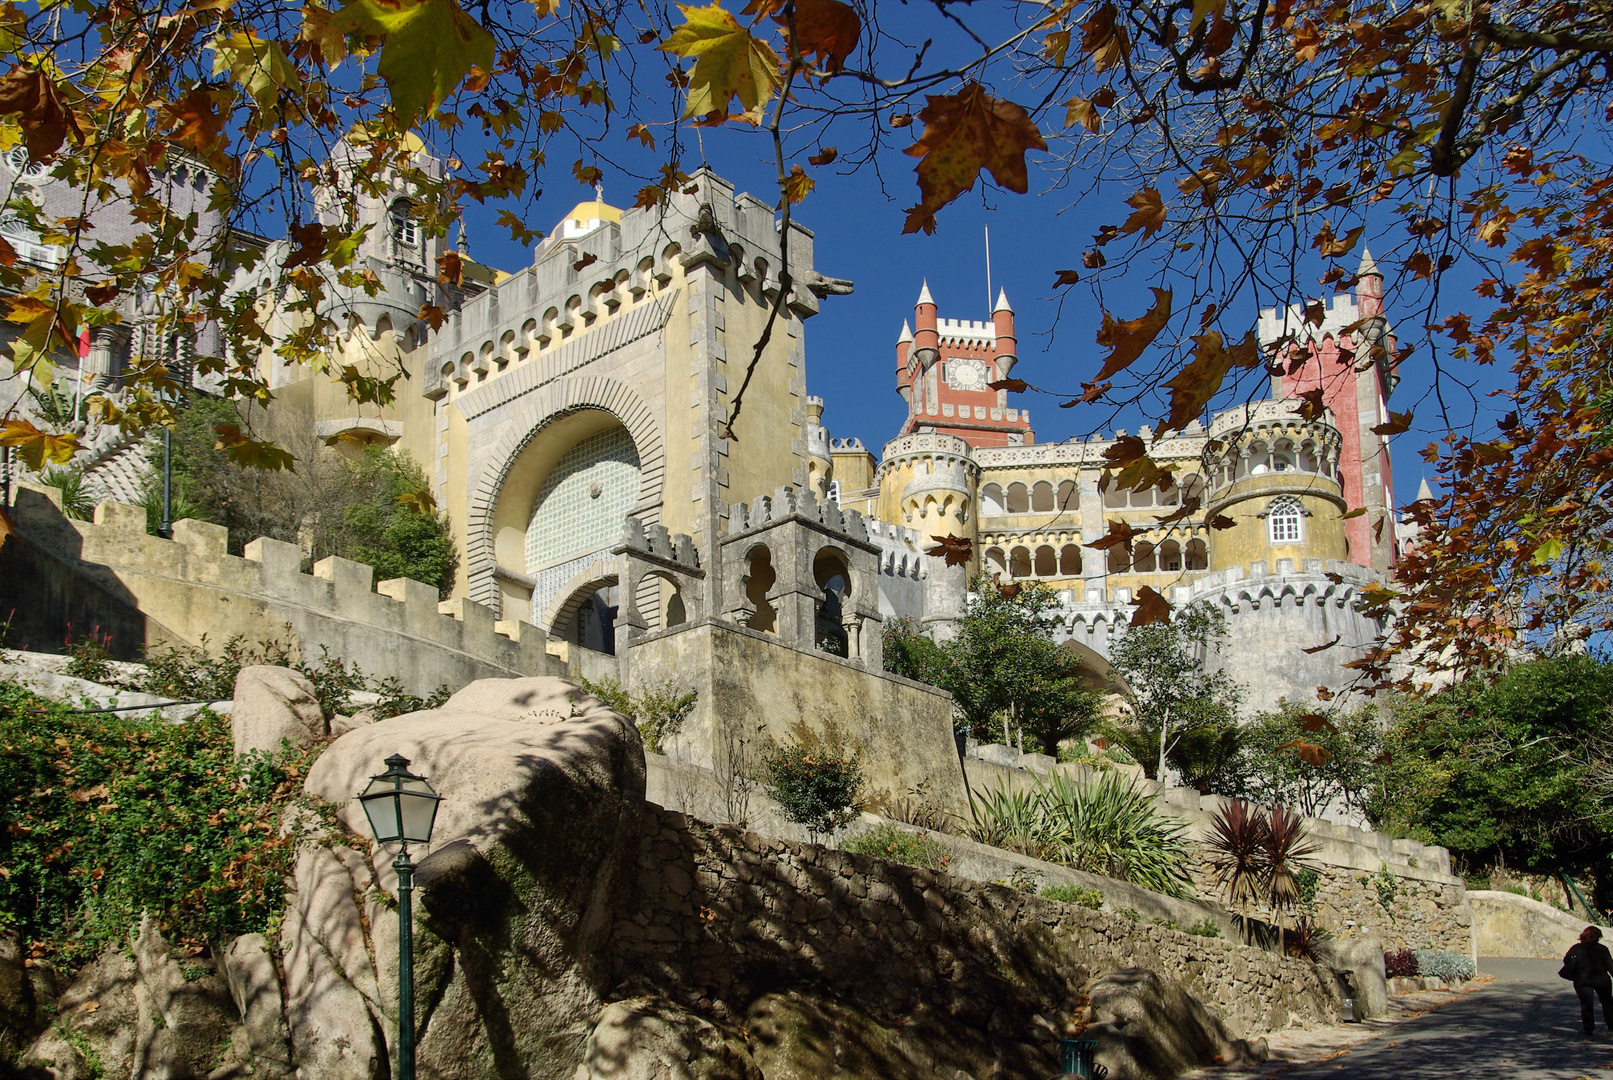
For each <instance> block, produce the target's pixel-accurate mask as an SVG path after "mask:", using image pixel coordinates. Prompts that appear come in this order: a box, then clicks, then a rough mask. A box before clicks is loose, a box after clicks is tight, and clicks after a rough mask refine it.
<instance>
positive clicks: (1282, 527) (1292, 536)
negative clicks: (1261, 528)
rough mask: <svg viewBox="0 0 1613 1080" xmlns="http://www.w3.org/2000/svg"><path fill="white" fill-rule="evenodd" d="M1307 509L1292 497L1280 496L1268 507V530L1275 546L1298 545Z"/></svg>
mask: <svg viewBox="0 0 1613 1080" xmlns="http://www.w3.org/2000/svg"><path fill="white" fill-rule="evenodd" d="M1304 520H1305V509H1304V507H1302V506H1300V504H1299V500H1298V499H1296V498H1294V497H1293V496H1292V495H1280V496H1278V497H1277V498H1275V499H1273V500H1271V504H1270V505H1269V506H1267V507H1266V530H1267V535H1269V536H1270V537H1271V542H1272V543H1273V544H1297V543H1299V541H1300V535H1301V529H1302V528H1303V523H1304Z"/></svg>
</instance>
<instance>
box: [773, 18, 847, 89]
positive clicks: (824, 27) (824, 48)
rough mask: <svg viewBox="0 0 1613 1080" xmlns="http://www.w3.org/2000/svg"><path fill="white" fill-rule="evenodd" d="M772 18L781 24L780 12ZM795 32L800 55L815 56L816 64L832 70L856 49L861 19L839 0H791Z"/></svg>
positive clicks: (832, 71)
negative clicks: (793, 0) (793, 1)
mask: <svg viewBox="0 0 1613 1080" xmlns="http://www.w3.org/2000/svg"><path fill="white" fill-rule="evenodd" d="M773 21H774V22H776V23H778V24H779V25H780V26H783V25H785V19H784V16H783V15H782V14H779V15H775V16H773ZM795 36H796V44H797V45H799V46H800V50H801V55H803V56H806V55H808V54H811V55H813V56H816V57H817V58H818V62H819V66H820V67H822V68H823V70H824V71H825V72H826V73H831V74H832V73H834V72H836V71H839V70H840V69H841V67H842V66H843V65H844V64H845V62H846V57H848V56H850V55H851V54H852V52H853V51H855V50H856V48H857V39H858V38H859V37H861V36H862V20H861V19H859V18H858V17H857V12H856V11H855V10H853V9H852V8H850V7H848V6H847V5H845V4H842V3H841V2H840V0H795Z"/></svg>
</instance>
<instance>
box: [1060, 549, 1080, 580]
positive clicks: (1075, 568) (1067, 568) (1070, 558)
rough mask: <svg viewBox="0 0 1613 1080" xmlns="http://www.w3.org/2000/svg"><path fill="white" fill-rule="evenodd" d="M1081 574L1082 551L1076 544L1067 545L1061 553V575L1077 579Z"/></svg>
mask: <svg viewBox="0 0 1613 1080" xmlns="http://www.w3.org/2000/svg"><path fill="white" fill-rule="evenodd" d="M1080 572H1081V549H1080V548H1079V547H1078V546H1076V545H1075V544H1065V545H1064V547H1063V548H1062V549H1060V551H1059V573H1060V574H1062V575H1064V576H1065V577H1075V576H1076V575H1077V574H1079V573H1080Z"/></svg>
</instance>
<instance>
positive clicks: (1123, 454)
mask: <svg viewBox="0 0 1613 1080" xmlns="http://www.w3.org/2000/svg"><path fill="white" fill-rule="evenodd" d="M1147 456H1148V446H1147V445H1146V444H1145V443H1144V442H1143V441H1142V439H1140V438H1139V437H1137V436H1136V435H1122V436H1120V438H1118V439H1116V440H1115V441H1114V444H1113V445H1111V446H1110V447H1109V448H1108V449H1107V450H1105V451H1104V452H1103V460H1104V462H1105V463H1106V464H1108V465H1111V466H1114V467H1115V468H1122V469H1123V468H1125V467H1126V466H1127V465H1130V464H1131V463H1132V462H1134V461H1140V460H1142V459H1143V458H1145V457H1147Z"/></svg>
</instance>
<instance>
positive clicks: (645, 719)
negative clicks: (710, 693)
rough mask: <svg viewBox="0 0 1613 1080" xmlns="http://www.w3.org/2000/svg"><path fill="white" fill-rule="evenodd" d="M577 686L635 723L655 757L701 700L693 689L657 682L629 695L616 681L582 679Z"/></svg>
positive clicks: (646, 745)
mask: <svg viewBox="0 0 1613 1080" xmlns="http://www.w3.org/2000/svg"><path fill="white" fill-rule="evenodd" d="M577 685H579V686H581V687H582V688H583V689H584V690H586V691H588V692H589V693H590V694H592V695H594V696H595V697H596V698H598V699H599V700H600V701H603V702H604V703H605V704H606V705H608V706H610V707H611V708H612V709H615V710H616V711H617V712H619V713H621V714H622V715H623V716H625V717H627V718H628V719H629V720H631V721H633V726H634V727H636V728H638V733H639V736H640V737H641V738H643V740H644V749H645V750H648V751H649V752H650V753H652V754H659V753H661V752H662V751H661V744H662V743H663V741H664V740H666V739H667V738H668V737H669V736H672V735H676V734H677V732H678V729H679V728H681V727H682V726H683V722H684V721H685V720H687V719H688V718H689V714H690V713H691V712H693V711H694V707H695V702H696V701H698V700H699V697H700V696H699V695H698V694H697V693H695V692H694V691H693V690H691V691H689V692H688V693H683V692H682V691H680V690H679V689H678V687H677V686H675V685H674V684H673V683H670V682H660V683H654V684H652V685H649V686H646V687H645V688H644V689H643V690H641V691H639V692H638V693H637V694H629V693H628V692H627V691H626V690H624V689H622V684H621V683H619V682H617V681H616V680H615V679H601V680H599V681H598V682H594V681H593V680H592V679H584V678H580V677H579V678H578V679H577Z"/></svg>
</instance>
